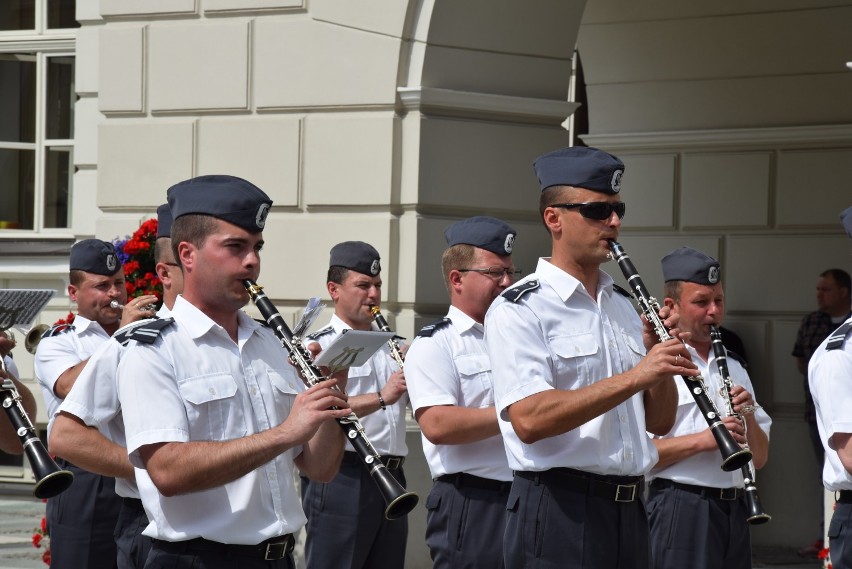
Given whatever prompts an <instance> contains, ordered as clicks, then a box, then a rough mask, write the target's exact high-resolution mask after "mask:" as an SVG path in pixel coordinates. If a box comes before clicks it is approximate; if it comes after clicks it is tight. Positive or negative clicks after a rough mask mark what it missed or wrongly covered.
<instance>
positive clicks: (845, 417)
mask: <svg viewBox="0 0 852 569" xmlns="http://www.w3.org/2000/svg"><path fill="white" fill-rule="evenodd" d="M849 322H852V318H850V319H848V320H847V321H846V322H845V323H844V324H843V325H846V324H847V323H849ZM832 336H833V334H832V335H830V336H829V337H828V338H826V339H825V340H824V341H823V342H822V344H820V346H819V348H817V351H816V352H814V355H813V356H812V357H811V360H810V363H809V364H808V383H809V385H810V388H811V395H813V398H814V405H815V407H816V414H817V428H818V429H819V438H820V439H821V440H822V446H823V447H824V448H825V464H824V466H823V470H822V481H823V484H824V485H825V487H826V489H827V490H832V491H837V490H852V474H850V473H849V472H847V470H846V469H845V468H844V467H843V463H841V462H840V458H839V457H838V456H837V452H836V451H835V450H833V446H832V444H831V437H833V436H834V435H835V434H837V433H852V381H850V378H852V333H848V334H846V337H845V339H844V340H843V343H842V344H841V346H840V347H839V348H836V349H833V350H827V349H826V345H827V344H828V342H829V340H831V337H832Z"/></svg>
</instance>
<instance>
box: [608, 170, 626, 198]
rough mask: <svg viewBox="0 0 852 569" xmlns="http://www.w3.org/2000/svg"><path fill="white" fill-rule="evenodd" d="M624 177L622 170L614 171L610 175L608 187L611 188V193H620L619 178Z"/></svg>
mask: <svg viewBox="0 0 852 569" xmlns="http://www.w3.org/2000/svg"><path fill="white" fill-rule="evenodd" d="M622 175H624V170H616V171H615V172H613V173H612V180H610V187H612V191H613V192H615V193H616V194H617V193H618V192H620V191H621V176H622Z"/></svg>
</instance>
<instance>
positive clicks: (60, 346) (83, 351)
mask: <svg viewBox="0 0 852 569" xmlns="http://www.w3.org/2000/svg"><path fill="white" fill-rule="evenodd" d="M109 338H110V335H109V334H107V333H106V331H105V330H104V329H103V328H101V325H100V324H98V323H97V322H94V321H92V320H89V319H88V318H85V317H84V316H80V315H79V314H78V315H77V316H76V317H75V318H74V324H73V325H71V326H68V327H66V328H65V329H63V330H61V331H59V332H58V333H56V334H53V335H48V336H45V337H43V338H42V339H41V341H40V342H39V343H38V348H36V356H35V376H36V379H37V380H38V383H39V385H40V386H41V392H42V395H43V396H44V402H45V404H46V405H47V417H48V423H47V430H48V432H50V429H51V427H52V426H53V420H54V418H55V417H56V413H57V411H58V410H59V405H60V404H61V403H62V399H60V398H59V397H57V396H56V394H55V393H54V392H53V387H54V386H55V385H56V380H58V379H59V376H60V375H62V374H63V373H65V371H66V370H68V369H69V368H70V367H72V366H75V365H77V364H78V363H80V362H81V361H83V360H85V359H87V358H89V357H90V356H91V355H92V354H93V353H95V350H96V349H97V348H98V346H100V345H101V344H103V343H104V342H106V341H107V340H109Z"/></svg>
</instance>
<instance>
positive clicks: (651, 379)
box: [633, 338, 699, 389]
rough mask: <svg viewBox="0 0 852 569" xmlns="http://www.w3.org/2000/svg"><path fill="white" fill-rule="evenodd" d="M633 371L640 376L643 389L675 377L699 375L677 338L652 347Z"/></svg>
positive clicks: (639, 379)
mask: <svg viewBox="0 0 852 569" xmlns="http://www.w3.org/2000/svg"><path fill="white" fill-rule="evenodd" d="M633 371H634V372H637V373H638V374H639V375H638V381H639V383H640V385H641V388H642V389H647V388H649V387H652V386H653V385H655V384H656V383H659V382H660V381H663V380H666V379H670V378H671V377H672V376H675V375H685V376H694V375H698V374H699V372H698V368H697V367H696V365H695V364H694V363H693V362H692V360H691V359H690V356H689V352H688V351H687V349H686V347H685V346H684V345H683V342H681V341H680V340H678V339H676V338H672V339H670V340H666V341H665V342H662V343H658V344H656V345H654V346H652V347H651V349H650V350H649V351H648V353H647V354H646V355H645V357H644V358H642V359H641V360H640V361H639V363H638V364H637V365H636V367H635V368H633Z"/></svg>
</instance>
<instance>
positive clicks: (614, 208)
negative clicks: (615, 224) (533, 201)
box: [550, 202, 627, 221]
mask: <svg viewBox="0 0 852 569" xmlns="http://www.w3.org/2000/svg"><path fill="white" fill-rule="evenodd" d="M550 207H561V208H565V209H574V208H576V209H577V210H579V212H580V215H582V216H583V217H585V218H586V219H596V220H598V221H603V220H605V219H609V216H611V215H612V212H615V215H617V216H618V219H624V212H625V210H626V209H627V206H626V205H625V204H624V202H615V203H611V202H585V203H555V204H551V206H550Z"/></svg>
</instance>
